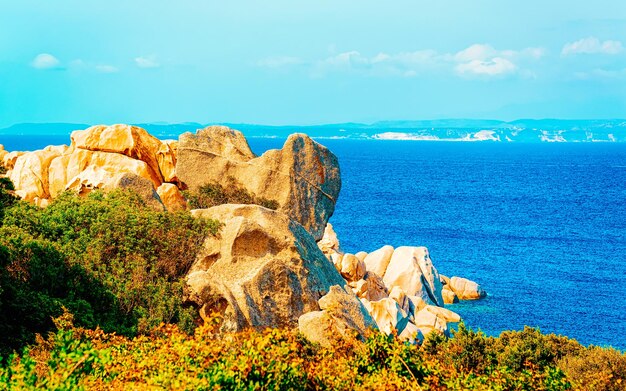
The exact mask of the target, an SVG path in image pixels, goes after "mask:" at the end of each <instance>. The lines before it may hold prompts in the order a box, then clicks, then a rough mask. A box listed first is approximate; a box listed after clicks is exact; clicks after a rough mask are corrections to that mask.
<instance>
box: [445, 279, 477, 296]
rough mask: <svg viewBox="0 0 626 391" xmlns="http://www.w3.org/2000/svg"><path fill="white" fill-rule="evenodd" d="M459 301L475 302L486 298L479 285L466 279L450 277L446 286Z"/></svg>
mask: <svg viewBox="0 0 626 391" xmlns="http://www.w3.org/2000/svg"><path fill="white" fill-rule="evenodd" d="M448 286H449V287H450V289H451V290H452V291H453V292H454V293H455V294H456V295H457V297H458V298H459V300H477V299H481V298H483V297H485V296H487V292H485V291H484V290H483V289H482V288H481V287H480V285H478V284H477V283H475V282H474V281H471V280H468V279H467V278H461V277H452V278H451V279H450V283H449V284H448Z"/></svg>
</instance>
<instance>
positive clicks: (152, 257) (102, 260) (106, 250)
mask: <svg viewBox="0 0 626 391" xmlns="http://www.w3.org/2000/svg"><path fill="white" fill-rule="evenodd" d="M5 212H6V214H5V216H4V219H3V221H2V227H1V228H0V245H1V246H3V247H2V248H3V250H2V252H1V253H0V254H1V255H2V257H3V259H2V262H3V265H7V267H5V268H3V270H2V275H1V276H2V278H3V281H2V282H3V283H2V285H1V286H2V293H1V295H2V296H0V297H2V301H1V302H0V305H2V308H0V313H2V314H6V319H4V318H1V316H2V315H1V314H0V323H2V324H1V325H0V328H4V330H6V336H5V333H2V334H3V336H4V337H0V343H1V344H2V348H4V349H15V348H16V347H18V346H20V345H21V344H23V343H25V342H29V341H32V340H33V338H34V333H36V332H45V331H46V330H49V329H50V328H51V322H50V317H51V316H57V315H58V314H59V312H60V310H61V307H62V306H65V307H66V308H68V309H69V310H70V311H71V312H73V313H74V315H75V316H76V323H77V325H79V326H84V327H96V326H99V327H101V328H103V329H104V330H105V331H108V332H112V331H115V332H118V333H122V334H126V335H133V334H134V333H136V332H140V333H145V332H148V331H149V330H151V329H152V328H153V327H156V326H157V325H158V324H160V323H162V322H165V323H169V322H171V323H179V324H180V326H181V328H183V329H184V330H186V331H188V332H191V331H192V330H193V328H194V327H195V324H194V321H193V319H192V317H191V313H192V311H190V310H188V309H186V308H185V307H184V305H183V303H182V297H183V287H184V282H183V280H182V278H183V276H184V275H185V274H186V273H187V271H188V269H189V267H190V266H191V264H192V263H193V261H194V260H195V254H197V252H198V251H199V248H200V247H201V245H202V243H203V242H204V239H205V237H206V236H207V235H216V234H217V232H218V229H219V223H218V222H216V221H211V220H203V219H195V218H193V217H192V216H191V215H190V214H189V213H188V212H179V213H167V212H157V211H154V210H152V209H150V208H149V207H147V206H146V205H145V203H144V201H143V200H142V199H141V198H140V197H139V196H138V195H136V194H133V193H131V192H128V191H116V192H111V193H108V194H105V193H102V192H97V191H96V192H92V193H90V194H89V195H88V196H87V197H78V196H76V195H73V194H70V193H66V194H63V195H61V196H60V197H59V198H58V199H57V200H55V201H54V202H53V203H52V204H51V205H50V206H49V207H47V208H45V209H39V208H36V207H34V206H31V205H28V204H26V203H24V202H17V203H15V204H14V205H13V206H11V207H9V208H7V209H6V211H5ZM12 313H13V314H14V313H17V314H19V315H20V317H21V318H20V317H18V318H17V319H16V318H11V317H10V315H9V314H12ZM3 320H6V322H4V321H3ZM0 331H1V330H0ZM2 338H6V339H5V340H3V339H2Z"/></svg>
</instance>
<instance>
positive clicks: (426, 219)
mask: <svg viewBox="0 0 626 391" xmlns="http://www.w3.org/2000/svg"><path fill="white" fill-rule="evenodd" d="M67 139H68V137H67V136H65V137H58V136H50V137H47V138H36V137H28V138H26V137H24V136H15V137H13V136H3V137H2V140H0V143H3V144H5V146H6V147H7V149H8V150H18V149H22V150H24V149H25V150H30V149H37V148H40V147H42V146H45V145H48V144H62V143H66V142H67ZM318 141H320V142H321V143H323V144H325V145H326V146H328V147H329V148H330V149H331V150H332V151H333V152H334V153H335V154H336V155H337V156H338V157H339V161H340V165H341V174H342V181H343V186H342V190H341V194H340V197H339V201H338V203H337V207H336V210H335V214H334V216H333V217H332V218H331V223H332V224H333V225H334V227H335V230H336V232H337V234H338V236H339V239H340V241H341V245H342V247H343V250H344V251H347V252H353V253H354V252H357V251H361V250H363V251H368V252H369V251H373V250H375V249H377V248H379V247H381V246H383V245H385V244H391V245H393V246H401V245H414V246H427V247H428V248H429V249H430V254H431V257H432V259H433V261H434V263H435V266H436V267H437V269H438V270H439V272H440V273H442V274H444V275H447V276H462V277H467V278H469V279H472V280H475V281H477V282H478V283H480V284H481V285H482V286H483V287H484V289H485V290H487V292H488V296H487V298H486V299H484V300H480V301H473V302H463V303H461V304H454V305H450V306H449V308H450V309H452V310H454V311H456V312H458V313H459V314H460V315H461V316H462V317H463V319H464V321H465V323H466V324H467V325H468V326H470V327H471V328H474V329H481V330H482V331H484V332H485V333H487V334H489V335H498V334H499V333H500V332H501V331H503V330H509V329H515V330H519V329H522V328H523V327H524V326H525V325H528V326H533V327H539V328H540V329H541V330H542V331H543V332H547V333H556V334H562V335H566V336H569V337H572V338H575V339H577V340H579V341H580V342H582V343H583V344H596V345H612V346H614V347H616V348H619V349H622V350H626V337H625V336H626V144H610V143H584V144H583V143H580V144H579V143H576V144H574V143H572V144H570V143H567V144H548V143H541V144H515V143H486V142H485V143H459V142H419V141H381V140H375V141H372V140H318ZM282 143H283V140H282V139H263V138H256V139H255V138H251V139H250V145H251V147H252V148H253V150H254V151H255V152H256V153H262V152H263V151H264V150H267V149H270V148H280V146H281V145H282Z"/></svg>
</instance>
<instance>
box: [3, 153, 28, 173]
mask: <svg viewBox="0 0 626 391" xmlns="http://www.w3.org/2000/svg"><path fill="white" fill-rule="evenodd" d="M26 153H27V152H19V151H13V152H9V153H7V154H6V155H4V156H3V157H2V165H3V166H4V167H5V168H6V169H7V170H12V169H13V167H15V162H16V161H17V158H18V157H20V156H22V155H24V154H26Z"/></svg>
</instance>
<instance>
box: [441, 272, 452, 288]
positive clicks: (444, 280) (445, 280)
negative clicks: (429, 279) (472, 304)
mask: <svg viewBox="0 0 626 391" xmlns="http://www.w3.org/2000/svg"><path fill="white" fill-rule="evenodd" d="M439 278H440V279H441V284H443V285H444V286H445V285H448V284H449V283H450V277H446V276H444V275H443V274H440V275H439Z"/></svg>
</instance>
